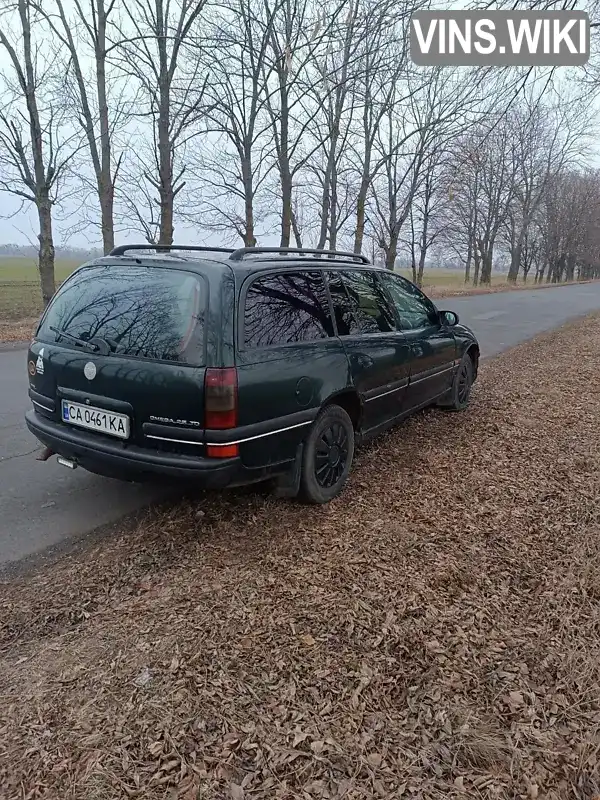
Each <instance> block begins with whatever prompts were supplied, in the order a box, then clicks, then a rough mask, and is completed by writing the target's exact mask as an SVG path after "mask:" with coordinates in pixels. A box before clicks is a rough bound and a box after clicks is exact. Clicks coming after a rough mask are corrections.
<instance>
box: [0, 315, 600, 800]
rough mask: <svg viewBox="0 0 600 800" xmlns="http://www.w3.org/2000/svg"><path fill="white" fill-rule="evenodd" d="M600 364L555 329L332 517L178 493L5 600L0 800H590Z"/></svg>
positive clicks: (487, 370)
mask: <svg viewBox="0 0 600 800" xmlns="http://www.w3.org/2000/svg"><path fill="white" fill-rule="evenodd" d="M599 361H600V319H598V318H595V319H589V320H587V321H584V322H581V323H577V324H574V325H571V326H569V327H567V328H566V329H564V330H560V331H557V332H555V333H553V334H550V335H548V336H544V337H541V338H540V339H538V340H536V341H535V342H533V343H530V344H528V345H525V346H522V347H519V348H517V349H516V350H513V351H511V352H509V353H507V354H505V355H504V356H502V357H500V358H499V359H497V360H495V361H494V362H492V363H490V364H487V365H485V366H484V367H482V374H481V381H480V383H479V384H478V385H477V387H476V392H475V395H474V399H473V405H472V407H471V409H470V410H469V411H468V412H466V413H465V414H460V415H449V414H444V413H442V412H439V411H431V412H428V413H425V414H422V415H420V416H418V417H416V418H415V419H413V420H411V421H409V422H408V423H407V424H405V425H403V426H402V427H401V428H399V429H398V430H396V431H394V432H393V433H391V434H390V435H388V436H385V437H384V438H382V439H380V440H379V441H377V442H375V443H374V444H373V445H372V446H370V447H369V448H366V449H364V450H362V451H361V452H359V454H358V459H357V464H356V469H355V471H354V472H353V475H352V480H351V482H350V485H349V488H348V490H347V491H346V492H345V494H344V495H343V497H341V498H340V499H339V500H337V501H335V502H334V503H332V504H331V505H330V506H328V507H325V508H305V507H302V506H299V505H296V504H293V503H289V504H285V503H282V502H280V501H276V500H274V499H272V498H271V497H267V496H263V495H261V494H260V493H258V492H256V491H255V490H244V491H237V492H231V493H229V494H214V495H211V494H206V495H201V494H198V493H196V495H195V496H193V497H190V498H188V499H186V500H184V501H182V502H180V503H178V504H176V505H171V506H165V507H163V508H162V509H153V510H151V511H149V512H148V513H147V515H146V516H145V518H144V519H143V520H142V522H141V524H140V525H139V527H138V528H137V529H136V530H124V531H123V532H122V534H120V535H114V536H112V537H111V538H109V539H106V540H104V541H100V542H96V543H88V544H87V545H85V546H83V547H82V549H81V550H80V551H79V552H74V553H73V554H72V555H70V556H68V557H64V558H63V559H61V560H60V561H58V562H56V563H54V564H49V565H47V566H45V567H42V568H39V569H38V571H37V572H33V573H30V574H28V575H24V576H22V577H15V578H13V579H12V580H8V579H7V580H6V581H5V582H4V584H3V585H2V600H3V603H2V605H1V610H0V615H1V616H0V695H1V696H2V703H1V704H0V741H1V742H2V747H1V748H0V796H1V797H2V800H5V798H6V800H17V798H23V797H31V798H35V797H42V796H43V797H45V798H57V800H58V798H60V799H61V800H62V798H67V797H68V798H73V799H74V800H79V798H81V799H82V800H109V798H110V800H113V798H117V797H118V798H121V797H123V798H125V797H135V798H144V800H159V798H160V800H163V798H169V800H171V798H173V799H174V798H183V800H198V798H200V797H202V798H211V799H212V798H214V799H215V800H226V798H230V799H231V798H232V799H233V800H240V799H241V798H243V800H261V799H264V800H273V799H274V800H277V798H285V800H296V798H298V800H300V799H302V800H311V798H345V800H367V799H370V798H390V799H391V798H394V800H396V798H404V797H411V798H420V799H421V798H423V800H442V799H443V800H446V799H449V800H451V799H452V798H459V797H467V798H471V797H473V798H488V799H489V800H492V798H493V799H494V800H498V798H501V799H502V800H504V798H506V800H508V798H517V797H519V798H530V800H532V799H533V798H536V797H537V798H544V799H545V800H558V799H561V800H562V798H564V799H565V800H566V799H567V798H573V800H590V798H594V797H600V779H599V777H598V775H599V765H600V640H599V638H598V631H599V630H600V578H599V575H600V569H599V567H600V536H599V535H598V534H599V522H600V519H599V517H600V437H598V433H597V430H598V419H600V392H598V386H599V385H600V382H599V377H598V368H597V365H598V363H599ZM200 512H201V513H200ZM309 631H310V632H309Z"/></svg>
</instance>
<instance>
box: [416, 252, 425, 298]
mask: <svg viewBox="0 0 600 800" xmlns="http://www.w3.org/2000/svg"><path fill="white" fill-rule="evenodd" d="M426 255H427V248H426V247H423V246H421V254H420V256H419V271H418V272H417V280H416V281H415V283H416V284H417V286H418V287H419V289H420V288H421V287H422V286H423V272H424V271H425V256H426Z"/></svg>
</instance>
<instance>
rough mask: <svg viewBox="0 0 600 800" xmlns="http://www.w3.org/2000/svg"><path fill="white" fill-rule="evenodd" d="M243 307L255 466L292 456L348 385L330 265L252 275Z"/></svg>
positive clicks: (242, 358) (240, 363)
mask: <svg viewBox="0 0 600 800" xmlns="http://www.w3.org/2000/svg"><path fill="white" fill-rule="evenodd" d="M239 307H240V313H239V331H238V346H239V350H238V353H237V358H236V363H237V370H238V392H239V425H240V427H241V428H243V429H244V433H243V434H242V437H243V439H244V440H245V441H244V442H243V443H242V444H241V445H240V454H241V457H242V460H243V461H244V463H245V464H246V465H247V466H250V467H257V466H264V465H266V464H276V463H281V462H285V461H288V460H290V459H292V458H294V456H295V454H296V449H297V447H298V444H299V443H300V442H301V441H302V440H303V439H304V438H305V437H306V433H307V430H308V428H309V426H310V424H311V422H312V421H313V420H314V418H315V416H316V414H317V411H318V409H319V407H320V405H321V403H322V402H323V401H324V400H325V399H327V398H328V397H329V396H330V395H332V394H334V393H335V392H337V391H340V390H341V389H344V388H346V386H347V385H348V362H347V359H346V355H345V353H344V349H343V347H342V345H341V343H340V340H339V338H338V337H337V336H336V334H335V330H334V327H333V323H332V321H331V313H330V307H329V300H328V296H327V290H326V287H325V281H324V278H323V272H322V271H321V270H303V269H301V268H300V269H294V268H292V267H286V268H285V269H283V270H278V271H275V270H272V271H270V272H266V271H265V272H260V273H257V274H254V275H251V276H250V277H248V278H247V279H246V281H245V283H244V284H243V286H242V289H241V292H240V303H239Z"/></svg>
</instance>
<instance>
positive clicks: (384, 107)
mask: <svg viewBox="0 0 600 800" xmlns="http://www.w3.org/2000/svg"><path fill="white" fill-rule="evenodd" d="M413 8H414V10H416V8H417V4H416V3H415V5H414V7H413ZM410 10H411V9H410V8H409V7H406V6H403V7H401V9H400V11H399V10H398V5H397V3H395V2H391V0H383V1H382V2H380V3H376V4H375V5H374V6H373V7H372V8H370V9H369V10H368V11H367V13H366V15H365V20H364V24H363V29H362V31H361V33H362V44H361V52H360V60H359V62H358V64H357V70H356V71H357V76H356V80H355V81H354V84H353V93H354V95H355V98H354V103H355V105H356V107H357V109H358V113H359V115H360V124H359V129H358V133H357V136H356V138H355V139H353V140H351V141H350V146H351V154H352V159H351V160H352V163H353V164H354V165H355V169H356V171H357V179H358V191H357V196H356V222H355V226H354V252H355V253H360V252H361V250H362V246H363V241H364V237H365V223H366V214H367V200H368V196H369V192H370V190H371V187H372V185H373V181H374V179H375V176H376V175H377V174H378V173H379V170H380V169H381V167H382V165H383V163H384V161H385V156H384V157H383V158H381V155H379V156H377V154H375V153H374V148H375V142H376V140H377V136H378V134H379V131H380V128H381V126H382V124H383V120H384V118H385V117H386V115H389V113H390V109H391V107H392V105H393V104H394V102H399V95H398V89H397V86H398V82H399V81H400V80H401V79H402V76H404V75H405V74H406V71H407V58H408V51H407V42H408V36H407V32H406V24H407V19H408V15H409V13H410Z"/></svg>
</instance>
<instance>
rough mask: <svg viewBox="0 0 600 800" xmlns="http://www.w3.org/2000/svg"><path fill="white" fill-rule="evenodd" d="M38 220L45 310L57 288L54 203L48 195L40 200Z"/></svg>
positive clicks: (40, 267)
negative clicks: (53, 227)
mask: <svg viewBox="0 0 600 800" xmlns="http://www.w3.org/2000/svg"><path fill="white" fill-rule="evenodd" d="M37 206H38V219H39V225H40V232H39V235H38V240H39V243H40V244H39V249H38V269H39V273H40V284H41V287H42V301H43V303H44V308H45V307H46V306H47V305H48V303H49V302H50V300H51V299H52V295H53V294H54V292H55V289H56V286H55V283H54V241H53V239H52V203H51V201H50V197H49V196H48V193H47V192H46V193H45V196H42V197H40V198H39V200H38V204H37Z"/></svg>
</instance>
